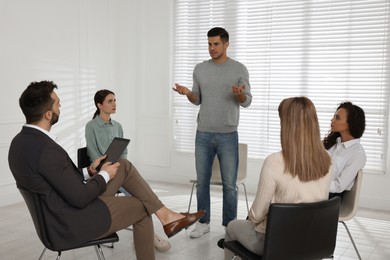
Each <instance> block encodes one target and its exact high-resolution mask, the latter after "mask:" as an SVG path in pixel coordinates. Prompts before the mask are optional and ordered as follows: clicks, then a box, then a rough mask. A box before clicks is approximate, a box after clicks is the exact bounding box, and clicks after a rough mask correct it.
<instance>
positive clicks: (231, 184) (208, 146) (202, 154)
mask: <svg viewBox="0 0 390 260" xmlns="http://www.w3.org/2000/svg"><path fill="white" fill-rule="evenodd" d="M215 155H217V157H218V159H219V164H220V167H221V178H222V191H223V208H222V211H223V213H222V225H223V226H225V227H226V226H227V224H228V223H229V222H230V221H231V220H233V219H236V218H237V198H238V197H237V190H236V181H237V170H238V133H237V131H236V132H233V133H221V134H220V133H208V132H199V131H197V132H196V138H195V166H196V175H197V181H198V183H197V185H196V197H197V200H198V202H197V203H198V210H206V214H205V215H204V216H203V217H202V218H201V219H200V220H199V222H200V223H209V222H210V213H211V212H210V179H211V170H212V166H213V161H214V158H215Z"/></svg>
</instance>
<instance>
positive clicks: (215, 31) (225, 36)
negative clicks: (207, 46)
mask: <svg viewBox="0 0 390 260" xmlns="http://www.w3.org/2000/svg"><path fill="white" fill-rule="evenodd" d="M215 36H219V37H221V40H222V41H223V42H228V41H229V33H228V32H227V31H226V30H225V29H224V28H221V27H214V28H212V29H210V30H209V31H208V32H207V37H215Z"/></svg>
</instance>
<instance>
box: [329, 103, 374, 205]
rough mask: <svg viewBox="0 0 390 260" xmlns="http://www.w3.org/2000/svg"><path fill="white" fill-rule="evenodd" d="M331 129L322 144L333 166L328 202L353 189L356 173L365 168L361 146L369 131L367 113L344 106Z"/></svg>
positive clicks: (346, 104)
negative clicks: (361, 139) (365, 131)
mask: <svg viewBox="0 0 390 260" xmlns="http://www.w3.org/2000/svg"><path fill="white" fill-rule="evenodd" d="M330 126H331V130H330V131H329V134H328V135H327V136H326V137H325V139H324V141H323V143H324V146H325V149H327V150H328V152H329V154H330V156H331V157H332V165H333V179H332V182H331V184H330V189H329V198H332V197H334V196H340V197H341V198H342V197H343V192H344V191H345V190H350V189H351V188H352V186H353V184H354V181H355V177H356V175H357V172H358V171H359V170H360V169H362V168H363V167H364V165H365V164H366V160H367V159H366V153H365V151H364V149H363V146H362V145H361V144H360V137H362V135H363V133H364V130H365V127H366V119H365V115H364V111H363V109H362V108H360V107H359V106H356V105H354V104H352V103H351V102H344V103H341V104H340V105H339V107H338V108H337V110H336V113H335V114H334V116H333V118H332V120H331V125H330Z"/></svg>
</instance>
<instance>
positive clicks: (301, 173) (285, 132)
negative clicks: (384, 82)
mask: <svg viewBox="0 0 390 260" xmlns="http://www.w3.org/2000/svg"><path fill="white" fill-rule="evenodd" d="M278 111H279V117H280V125H281V131H280V140H281V146H282V151H280V152H276V153H273V154H270V155H269V156H268V157H267V158H266V159H265V161H264V163H263V167H262V169H261V174H260V180H259V184H258V190H257V194H256V197H255V200H254V201H253V204H252V207H251V209H250V211H249V219H248V220H233V221H231V222H230V223H229V224H228V226H227V229H226V235H225V240H226V241H230V240H237V241H239V242H240V243H241V244H242V245H243V246H244V247H246V248H247V249H248V250H250V251H251V252H253V253H255V254H258V255H262V254H263V248H264V238H265V230H266V223H267V215H268V208H269V206H270V204H271V203H301V202H317V201H324V200H327V199H328V195H329V184H330V181H331V177H332V174H331V172H330V170H331V158H330V156H329V154H328V153H327V152H326V150H325V149H324V147H323V144H322V141H321V136H320V128H319V124H318V118H317V113H316V109H315V107H314V104H313V103H312V102H311V101H310V99H308V98H306V97H293V98H287V99H284V100H283V101H282V102H281V103H280V105H279V108H278ZM231 254H232V253H231V252H230V251H229V250H226V249H225V259H231Z"/></svg>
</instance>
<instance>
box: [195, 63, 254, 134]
mask: <svg viewBox="0 0 390 260" xmlns="http://www.w3.org/2000/svg"><path fill="white" fill-rule="evenodd" d="M233 85H238V86H242V85H245V94H246V96H247V99H246V101H245V102H244V103H241V104H239V103H238V101H237V100H236V97H235V96H234V94H233V93H232V86H233ZM250 90H251V89H250V84H249V73H248V70H247V69H246V67H245V66H244V65H243V64H242V63H240V62H238V61H235V60H232V59H230V58H228V60H227V61H226V62H225V63H223V64H215V63H214V62H213V61H212V60H211V59H210V60H208V61H204V62H201V63H199V64H197V65H196V66H195V69H194V73H193V87H192V92H193V94H195V95H196V96H197V97H198V102H197V103H196V104H195V105H200V109H199V114H198V129H197V130H198V131H201V132H212V133H231V132H234V131H237V127H238V122H239V118H240V106H242V107H248V106H249V105H250V104H251V102H252V94H251V93H250Z"/></svg>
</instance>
